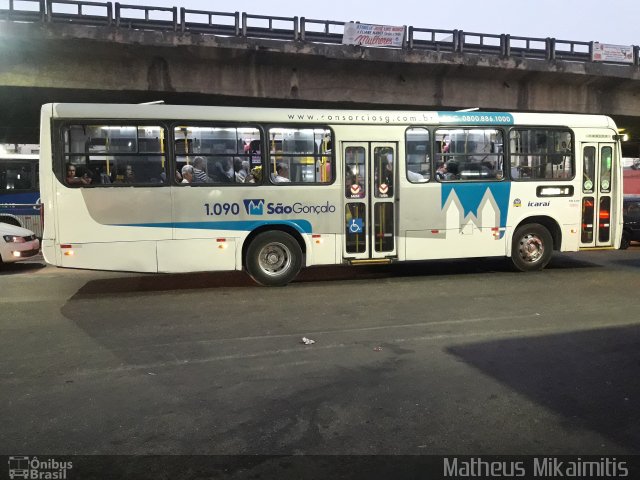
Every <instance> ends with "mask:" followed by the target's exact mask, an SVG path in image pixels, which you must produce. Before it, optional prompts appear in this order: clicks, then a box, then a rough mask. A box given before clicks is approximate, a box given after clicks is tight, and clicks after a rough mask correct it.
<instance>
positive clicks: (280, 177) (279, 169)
mask: <svg viewBox="0 0 640 480" xmlns="http://www.w3.org/2000/svg"><path fill="white" fill-rule="evenodd" d="M273 181H274V182H275V183H284V182H290V181H291V180H289V167H287V165H286V164H284V163H279V164H278V165H276V175H275V177H273Z"/></svg>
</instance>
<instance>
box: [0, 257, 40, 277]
mask: <svg viewBox="0 0 640 480" xmlns="http://www.w3.org/2000/svg"><path fill="white" fill-rule="evenodd" d="M46 266H47V265H46V264H45V263H44V260H43V261H42V263H39V262H13V263H3V264H1V265H0V276H3V275H20V274H27V273H31V272H35V271H38V270H42V269H43V268H46Z"/></svg>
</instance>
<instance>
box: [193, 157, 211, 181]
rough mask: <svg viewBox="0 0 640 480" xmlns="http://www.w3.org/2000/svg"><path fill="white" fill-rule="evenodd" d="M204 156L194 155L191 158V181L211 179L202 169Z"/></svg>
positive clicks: (203, 167)
mask: <svg viewBox="0 0 640 480" xmlns="http://www.w3.org/2000/svg"><path fill="white" fill-rule="evenodd" d="M204 165H205V160H204V157H196V158H194V159H193V183H209V182H211V179H210V178H209V176H208V175H207V173H206V172H205V171H204V169H205V166H204Z"/></svg>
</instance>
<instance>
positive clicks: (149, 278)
mask: <svg viewBox="0 0 640 480" xmlns="http://www.w3.org/2000/svg"><path fill="white" fill-rule="evenodd" d="M597 267H600V265H598V264H596V263H592V262H586V261H583V260H576V259H575V258H572V257H568V256H563V255H556V256H554V258H553V259H552V261H551V263H550V264H549V265H548V266H547V269H552V270H558V269H577V268H597ZM514 272H515V271H514V269H513V266H512V265H511V262H510V260H508V259H505V258H502V257H497V258H496V257H488V258H470V259H469V258H467V259H455V260H429V261H419V262H403V263H392V264H387V265H367V266H357V267H355V266H354V267H350V266H348V265H331V266H315V267H310V268H305V269H303V270H302V271H301V272H300V273H299V275H298V277H297V278H296V279H295V280H294V281H293V282H292V284H294V285H295V284H302V283H313V282H336V281H363V280H375V279H385V278H403V277H425V278H427V277H434V276H448V275H470V274H479V273H480V274H481V273H504V274H513V273H514ZM220 288H261V287H260V286H259V285H257V284H256V283H255V282H254V281H253V280H252V279H251V278H250V277H249V275H247V274H246V273H245V272H237V271H233V272H196V273H180V274H127V276H123V277H117V278H103V279H97V280H91V281H89V282H87V283H86V284H85V285H83V286H82V287H81V288H80V289H79V290H78V291H77V292H76V294H75V295H74V298H83V297H86V296H92V295H123V294H135V293H140V292H146V293H149V292H165V291H173V290H199V289H220Z"/></svg>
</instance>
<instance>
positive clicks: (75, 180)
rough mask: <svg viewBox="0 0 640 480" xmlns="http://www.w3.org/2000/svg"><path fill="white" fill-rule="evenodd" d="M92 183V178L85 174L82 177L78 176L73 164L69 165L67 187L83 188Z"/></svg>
mask: <svg viewBox="0 0 640 480" xmlns="http://www.w3.org/2000/svg"><path fill="white" fill-rule="evenodd" d="M90 183H91V177H90V176H89V175H88V174H87V173H85V174H84V175H82V177H77V176H76V167H75V165H72V164H70V163H69V164H67V185H74V186H81V185H89V184H90Z"/></svg>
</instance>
